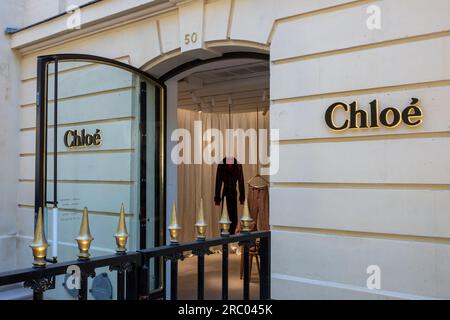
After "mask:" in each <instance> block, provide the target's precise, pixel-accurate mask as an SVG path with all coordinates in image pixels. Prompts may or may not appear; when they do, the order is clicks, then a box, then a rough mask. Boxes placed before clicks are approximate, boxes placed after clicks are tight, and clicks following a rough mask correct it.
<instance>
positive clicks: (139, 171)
mask: <svg viewBox="0 0 450 320" xmlns="http://www.w3.org/2000/svg"><path fill="white" fill-rule="evenodd" d="M144 2H145V3H144ZM377 8H378V9H377ZM377 10H380V12H381V18H380V19H381V22H382V24H381V29H380V28H377V27H374V28H371V27H370V25H369V24H370V23H369V22H370V21H372V20H371V19H373V17H374V15H375V17H376V13H377V12H378V11H377ZM449 10H450V7H449V3H448V1H446V0H435V1H433V6H431V7H430V5H429V4H427V3H425V2H424V1H421V0H397V1H389V0H384V1H345V0H326V1H286V2H285V3H283V4H282V5H280V3H279V1H270V0H267V1H263V2H261V1H251V0H248V1H241V0H218V1H206V0H205V1H203V0H195V1H180V2H177V1H153V2H152V1H109V2H106V1H100V2H97V3H93V4H91V5H88V6H86V7H84V8H83V9H82V11H81V12H82V17H83V19H82V23H83V24H82V28H81V29H73V30H68V29H67V28H66V20H67V18H68V17H69V15H62V16H59V17H56V18H54V19H51V20H48V21H46V22H43V23H41V24H37V25H35V26H32V27H31V28H26V29H23V30H19V31H18V32H15V33H14V34H12V35H11V46H12V49H13V50H15V51H16V52H17V54H18V55H19V56H20V58H19V60H20V67H21V76H20V86H21V94H20V103H19V104H20V105H21V107H20V111H19V112H20V119H21V120H20V127H21V129H20V138H19V144H20V157H19V160H18V161H19V166H20V177H19V186H18V190H19V191H18V192H19V197H18V202H19V203H18V209H17V216H18V221H25V220H27V219H28V220H30V221H31V219H32V217H33V213H34V212H36V211H37V208H39V207H45V206H46V205H47V207H48V212H47V220H48V226H49V228H50V230H51V227H52V223H53V222H52V215H51V212H52V206H54V202H55V201H56V202H57V204H58V207H59V220H58V223H59V228H60V238H59V246H58V249H59V250H58V251H59V257H60V258H61V259H73V257H75V256H76V253H77V249H76V247H75V244H74V242H73V238H74V237H75V236H76V234H77V232H78V228H79V224H80V219H81V215H80V212H81V211H82V209H83V208H84V207H88V208H89V210H90V213H91V216H90V218H91V228H92V233H93V234H94V238H95V241H94V243H93V248H92V249H93V250H92V254H93V255H101V254H104V253H107V252H113V251H114V242H113V238H112V236H111V233H112V231H113V230H115V227H116V223H117V215H118V212H119V210H120V207H121V204H122V203H123V204H124V208H125V212H126V216H127V225H128V226H129V231H130V240H129V249H130V250H136V249H139V248H148V247H152V246H158V245H161V244H164V243H165V242H166V241H167V240H168V235H167V234H166V232H165V230H166V228H167V227H168V224H169V223H170V219H169V218H170V213H171V208H172V204H173V203H177V205H178V212H179V216H180V220H181V222H182V225H183V227H184V229H185V232H184V233H183V234H182V237H181V238H182V240H184V241H186V240H188V239H192V238H193V230H194V229H193V224H194V223H195V216H194V215H195V212H196V210H197V209H196V208H198V206H199V202H200V199H202V198H203V201H204V207H205V213H206V219H207V220H208V224H209V225H211V226H212V225H215V224H217V222H218V219H219V218H220V210H221V207H220V206H216V205H215V203H214V202H215V201H214V200H215V199H214V198H215V197H214V196H215V194H214V193H215V190H214V187H215V175H216V170H217V168H216V166H213V165H209V164H200V165H198V164H193V165H186V164H177V163H175V162H174V161H173V158H172V157H171V155H172V154H173V152H174V151H173V150H177V149H176V148H177V147H178V144H179V143H180V139H178V138H176V137H175V138H174V136H173V133H174V132H175V131H176V129H185V130H186V131H188V132H191V133H192V136H195V135H194V131H195V121H199V120H201V121H202V122H203V123H204V127H203V129H201V132H202V134H203V132H204V131H206V130H207V129H211V128H218V129H219V131H221V130H224V129H226V128H241V129H244V130H245V131H247V130H249V129H267V130H269V131H270V139H268V140H270V143H269V145H270V151H271V152H270V155H271V157H270V162H269V163H265V165H266V167H268V168H270V169H271V171H272V172H273V174H272V175H267V176H265V175H262V176H263V177H261V179H262V180H265V181H267V183H268V189H267V190H268V191H267V192H268V202H270V208H268V207H267V208H266V209H265V211H267V217H269V216H270V220H268V221H269V224H270V229H271V232H272V239H273V240H272V241H273V242H272V264H271V271H272V297H273V298H279V299H283V298H287V299H292V298H294V299H297V298H298V299H300V298H325V299H333V298H370V299H382V298H383V299H390V298H442V297H444V298H448V297H450V293H449V292H448V290H447V287H448V283H447V282H448V281H447V280H446V279H447V276H446V273H447V272H446V270H447V269H448V263H449V262H448V261H450V260H448V259H447V257H448V255H449V253H450V249H449V247H448V237H449V236H450V221H449V220H448V218H447V216H448V212H449V210H450V201H449V199H450V194H449V192H450V188H449V184H450V182H449V181H450V170H449V168H450V167H449V163H450V161H449V160H450V152H449V151H448V150H450V149H449V148H448V145H449V142H450V140H449V135H448V132H449V131H448V130H449V123H450V122H449V119H450V109H449V108H448V107H447V105H446V101H447V100H448V98H449V90H448V86H449V85H450V73H449V68H448V57H449V56H450V54H449V53H450V52H449V50H450V45H449V43H450V42H449V41H450V38H449V29H450V24H449V21H448V14H447V12H449ZM405 12H408V15H407V16H405ZM411 21H414V23H413V22H411ZM36 70H37V72H36ZM55 75H56V76H55ZM36 88H37V92H38V96H37V103H36ZM55 104H56V105H57V107H56V108H55ZM36 114H37V118H36V116H35V115H36ZM55 116H56V117H55ZM268 134H269V133H268ZM194 139H195V137H194ZM36 141H37V142H38V143H37V144H36ZM193 144H194V142H193ZM35 146H36V148H35ZM246 148H250V147H249V146H246ZM55 151H56V152H55ZM266 151H267V150H266ZM275 155H277V157H275ZM258 159H259V158H258ZM55 163H56V164H57V166H56V167H55ZM263 166H264V164H261V163H259V160H258V161H257V163H253V164H251V165H249V166H247V167H245V166H244V169H243V172H244V177H245V181H246V182H248V180H250V178H252V177H254V176H256V175H257V173H259V170H260V168H261V167H263ZM55 173H56V179H55ZM54 180H55V181H56V183H55V181H54ZM247 187H248V186H246V192H248V190H247ZM55 192H56V193H55ZM269 199H270V201H269ZM237 202H239V201H237ZM269 209H270V210H269ZM236 210H237V212H242V210H243V208H242V207H241V206H240V204H239V203H236ZM231 211H232V210H231ZM263 211H264V210H263ZM269 212H270V214H269ZM267 219H269V218H267ZM28 220H27V221H28ZM22 229H23V235H22V237H19V238H18V239H17V248H18V252H21V253H20V254H19V257H18V264H19V265H29V264H30V259H31V256H30V254H29V248H28V247H27V246H28V244H29V241H30V237H31V236H32V226H31V224H29V223H28V224H27V226H26V227H22ZM191 231H192V232H191ZM208 232H209V233H208V234H207V236H208V237H211V236H214V235H216V234H215V232H217V231H215V230H214V229H213V228H210V229H209V231H208ZM49 238H50V239H51V237H49ZM374 266H375V267H374ZM152 268H154V278H153V284H152V285H153V287H155V288H156V287H158V286H160V285H162V283H163V278H162V274H163V272H162V271H163V270H164V269H165V267H164V266H163V265H161V264H160V263H158V262H157V261H156V262H155V263H154V264H153V265H152ZM374 268H375V269H374ZM371 270H379V272H381V287H380V288H375V289H373V288H370V287H369V285H368V279H369V278H370V276H371V275H372V271H371Z"/></svg>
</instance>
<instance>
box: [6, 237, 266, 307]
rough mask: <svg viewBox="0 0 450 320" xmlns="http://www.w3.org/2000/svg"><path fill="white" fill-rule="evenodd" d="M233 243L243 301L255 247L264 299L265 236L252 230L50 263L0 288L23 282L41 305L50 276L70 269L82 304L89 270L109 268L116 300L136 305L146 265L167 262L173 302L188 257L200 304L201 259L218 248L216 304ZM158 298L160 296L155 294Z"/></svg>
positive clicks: (144, 292) (51, 284)
mask: <svg viewBox="0 0 450 320" xmlns="http://www.w3.org/2000/svg"><path fill="white" fill-rule="evenodd" d="M230 243H239V245H241V246H242V247H243V255H244V259H243V260H244V268H243V299H244V300H248V299H249V298H250V270H249V250H250V248H251V247H253V246H255V245H256V243H258V251H259V252H258V254H259V256H260V262H261V268H260V275H259V281H260V283H259V290H260V292H259V295H260V299H261V300H266V299H270V232H269V231H256V232H248V233H242V234H239V235H231V236H228V237H219V238H212V239H207V240H204V241H193V242H190V243H184V244H179V245H169V246H162V247H157V248H152V249H146V250H140V251H137V252H129V253H125V254H115V255H109V256H102V257H97V258H91V259H88V260H83V261H80V260H76V261H69V262H64V263H57V264H50V265H47V266H46V267H41V268H28V269H22V270H15V271H10V272H5V273H0V286H4V285H10V284H16V283H23V284H24V286H25V287H28V288H31V289H32V290H33V299H34V300H42V299H43V297H44V292H46V291H48V290H53V289H55V282H56V276H59V275H65V274H66V273H67V270H68V268H69V267H70V266H77V267H78V268H79V270H80V271H81V272H80V275H79V276H80V289H79V290H78V299H79V300H87V299H88V279H89V277H94V276H95V270H96V269H98V268H102V267H109V269H110V270H111V271H116V273H117V299H118V300H125V299H126V300H137V299H151V298H152V295H151V292H149V285H148V279H149V272H150V271H149V270H150V268H149V265H150V260H151V259H153V258H162V259H164V260H165V261H170V265H171V268H170V269H171V271H170V273H171V277H170V280H171V281H170V296H171V300H177V292H178V281H177V279H178V262H179V261H180V260H182V259H184V253H185V252H188V251H190V252H192V253H193V254H194V255H196V256H197V298H198V299H199V300H202V299H204V298H205V295H204V284H205V274H204V271H205V255H207V254H210V253H211V251H210V249H211V248H212V247H217V246H222V252H223V254H222V299H223V300H227V299H228V278H229V277H228V245H229V244H230ZM161 296H162V297H163V296H164V295H161Z"/></svg>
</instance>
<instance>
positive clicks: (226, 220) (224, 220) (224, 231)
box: [219, 197, 231, 236]
mask: <svg viewBox="0 0 450 320" xmlns="http://www.w3.org/2000/svg"><path fill="white" fill-rule="evenodd" d="M222 205H223V207H222V215H221V216H220V220H219V225H220V235H221V236H229V235H230V225H231V220H230V216H229V215H228V207H227V198H226V197H223V204H222Z"/></svg>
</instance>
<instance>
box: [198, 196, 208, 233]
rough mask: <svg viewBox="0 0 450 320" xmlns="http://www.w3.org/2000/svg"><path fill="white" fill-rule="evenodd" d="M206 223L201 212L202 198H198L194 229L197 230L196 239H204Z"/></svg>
mask: <svg viewBox="0 0 450 320" xmlns="http://www.w3.org/2000/svg"><path fill="white" fill-rule="evenodd" d="M207 227H208V225H207V224H206V222H205V214H204V212H203V198H200V205H199V207H198V211H197V222H196V223H195V229H196V230H197V240H205V239H206V228H207Z"/></svg>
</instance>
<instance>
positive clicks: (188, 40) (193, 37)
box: [184, 32, 198, 45]
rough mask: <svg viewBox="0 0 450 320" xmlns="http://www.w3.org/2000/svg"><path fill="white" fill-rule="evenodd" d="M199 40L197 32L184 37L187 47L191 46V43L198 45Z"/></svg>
mask: <svg viewBox="0 0 450 320" xmlns="http://www.w3.org/2000/svg"><path fill="white" fill-rule="evenodd" d="M197 40H198V34H197V32H192V33H186V34H185V35H184V44H185V45H190V44H191V43H196V42H197Z"/></svg>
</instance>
